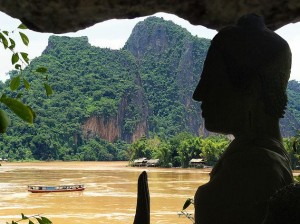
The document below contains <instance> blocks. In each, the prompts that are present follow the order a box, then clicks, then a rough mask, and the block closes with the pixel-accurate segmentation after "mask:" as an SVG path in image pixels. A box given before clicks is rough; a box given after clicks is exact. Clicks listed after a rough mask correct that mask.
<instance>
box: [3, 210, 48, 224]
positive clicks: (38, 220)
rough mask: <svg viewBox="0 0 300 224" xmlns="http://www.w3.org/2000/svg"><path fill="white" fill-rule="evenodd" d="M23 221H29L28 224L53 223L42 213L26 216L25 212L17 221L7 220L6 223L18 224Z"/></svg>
mask: <svg viewBox="0 0 300 224" xmlns="http://www.w3.org/2000/svg"><path fill="white" fill-rule="evenodd" d="M22 221H28V224H35V223H38V224H52V222H51V221H50V220H49V219H48V218H46V217H43V216H41V215H33V216H25V215H24V214H23V213H21V219H19V220H17V221H11V222H6V224H18V223H20V222H22Z"/></svg>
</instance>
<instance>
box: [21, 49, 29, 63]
mask: <svg viewBox="0 0 300 224" xmlns="http://www.w3.org/2000/svg"><path fill="white" fill-rule="evenodd" d="M20 54H21V56H22V58H23V60H24V61H25V62H26V63H27V64H29V58H28V54H27V53H25V52H21V53H20Z"/></svg>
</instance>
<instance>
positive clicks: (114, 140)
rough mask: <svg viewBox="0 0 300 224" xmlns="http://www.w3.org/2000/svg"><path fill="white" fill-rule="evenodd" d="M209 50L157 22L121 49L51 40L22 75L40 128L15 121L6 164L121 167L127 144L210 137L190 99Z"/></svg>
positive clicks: (299, 112) (292, 106) (298, 88)
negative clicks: (105, 163)
mask: <svg viewBox="0 0 300 224" xmlns="http://www.w3.org/2000/svg"><path fill="white" fill-rule="evenodd" d="M209 44H210V40H207V39H203V38H198V37H194V36H192V35H191V34H190V33H189V32H188V31H187V30H186V29H183V28H181V27H180V26H178V25H175V24H174V23H173V22H170V21H164V20H163V19H161V18H156V17H150V18H147V19H146V20H145V21H143V22H139V23H138V24H137V25H136V27H135V28H134V29H133V31H132V34H131V36H130V37H129V39H128V41H127V42H126V44H125V46H124V48H123V49H121V50H110V49H101V48H98V47H94V46H91V45H90V44H89V43H88V39H87V38H86V37H80V38H70V37H58V36H51V37H50V38H49V41H48V46H47V48H46V49H45V50H44V52H43V54H42V55H41V56H40V57H38V58H36V59H34V60H33V61H32V63H31V64H30V66H28V68H26V69H25V71H24V74H25V76H26V77H27V78H28V80H30V81H31V84H32V90H31V91H29V92H28V93H26V92H25V93H24V99H25V101H27V102H28V103H29V104H30V105H31V107H32V108H34V110H35V111H36V112H37V115H38V116H37V119H36V121H35V124H34V125H33V126H28V125H27V124H24V123H23V122H20V120H18V119H13V123H12V125H11V126H10V128H9V131H8V134H7V135H4V136H1V137H0V149H1V150H0V157H7V156H8V157H10V158H16V159H24V158H35V159H43V160H46V159H62V160H69V159H78V160H112V159H114V160H116V159H124V158H126V155H125V151H124V150H123V149H124V147H125V146H126V143H131V142H134V141H135V140H137V139H139V138H140V137H142V136H155V135H157V136H160V137H161V138H168V137H171V136H174V135H176V134H178V133H180V132H189V133H192V134H194V135H200V134H207V132H206V131H205V130H204V128H203V125H202V119H201V116H200V114H201V112H200V106H199V103H196V102H194V101H192V99H191V96H192V93H193V90H194V88H195V86H196V85H197V83H198V81H199V75H200V73H201V71H202V67H203V62H204V60H205V56H206V53H207V49H208V47H209ZM40 65H42V66H45V67H47V68H48V74H47V75H48V79H49V82H50V83H51V85H52V88H53V90H54V95H53V96H51V97H50V98H46V97H45V96H44V91H43V90H42V86H41V85H39V81H38V80H37V79H36V78H35V77H34V76H33V75H32V74H31V73H30V71H31V70H33V69H34V68H37V67H38V66H40ZM11 75H12V76H13V73H11ZM6 86H7V83H6ZM2 87H3V86H2ZM3 88H4V87H3ZM6 88H7V87H6ZM288 93H289V98H290V101H289V105H288V111H287V118H285V119H283V120H282V121H281V124H282V125H281V127H282V131H283V134H284V135H285V136H290V135H293V134H294V133H295V131H296V130H297V129H299V128H300V125H299V119H300V101H299V97H298V96H299V95H300V85H299V83H298V82H295V81H292V82H290V84H289V92H288ZM220 97H221V96H220ZM224 100H226V99H224ZM220 110H222V108H220Z"/></svg>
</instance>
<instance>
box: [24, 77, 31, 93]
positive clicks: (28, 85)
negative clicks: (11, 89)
mask: <svg viewBox="0 0 300 224" xmlns="http://www.w3.org/2000/svg"><path fill="white" fill-rule="evenodd" d="M23 83H24V86H25V88H26V89H27V90H29V89H30V83H29V82H28V81H27V79H25V78H23Z"/></svg>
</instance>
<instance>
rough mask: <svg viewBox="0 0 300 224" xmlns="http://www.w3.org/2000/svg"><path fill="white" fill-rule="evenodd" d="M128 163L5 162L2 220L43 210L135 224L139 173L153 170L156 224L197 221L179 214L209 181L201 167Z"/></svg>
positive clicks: (62, 219)
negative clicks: (54, 189) (37, 188)
mask: <svg viewBox="0 0 300 224" xmlns="http://www.w3.org/2000/svg"><path fill="white" fill-rule="evenodd" d="M126 165H127V163H126V162H41V163H2V166H1V167H0V195H1V201H0V223H5V222H6V221H11V220H17V219H18V218H20V213H24V214H26V215H34V214H43V215H44V216H46V217H48V218H50V219H51V220H52V221H53V222H54V223H55V224H66V223H72V224H77V223H80V224H83V223H88V224H95V223H97V224H108V223H109V224H121V223H122V224H124V223H126V224H130V223H133V219H134V214H135V206H136V191H137V179H138V175H139V174H140V173H141V172H142V171H143V170H146V171H147V172H148V181H149V189H150V196H151V223H160V224H170V223H178V224H180V223H191V222H190V221H189V220H187V219H186V218H179V217H178V215H177V213H178V212H179V211H180V209H181V208H182V205H183V204H184V202H185V200H186V199H187V198H189V197H193V195H194V193H195V191H196V189H197V188H198V186H200V185H202V184H204V183H206V182H207V181H208V172H209V171H205V170H199V169H161V168H133V167H127V166H126ZM38 184H40V185H62V184H84V185H85V186H86V190H85V191H83V192H61V193H39V194H33V193H29V192H27V185H38Z"/></svg>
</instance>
